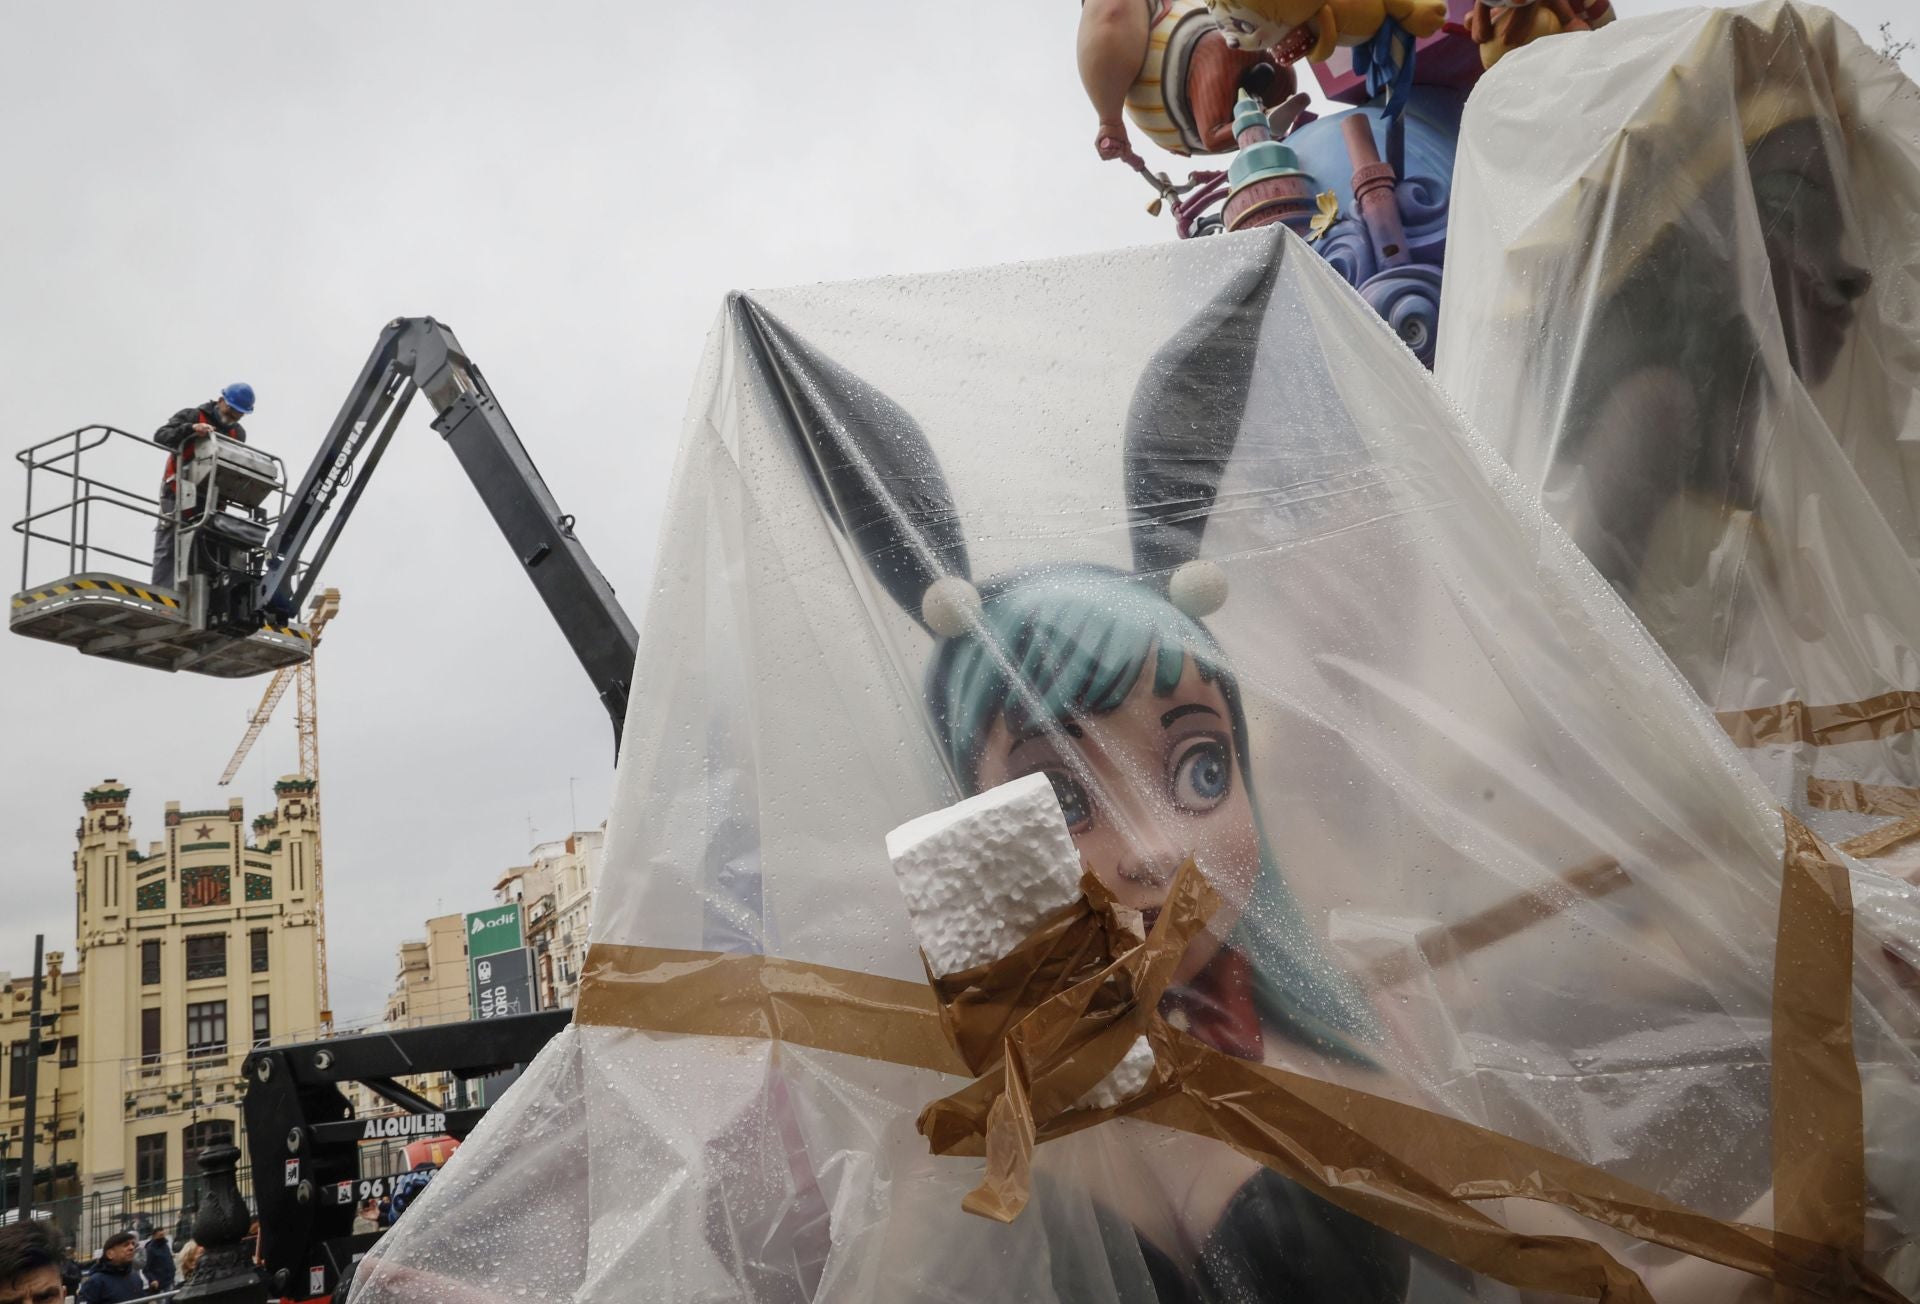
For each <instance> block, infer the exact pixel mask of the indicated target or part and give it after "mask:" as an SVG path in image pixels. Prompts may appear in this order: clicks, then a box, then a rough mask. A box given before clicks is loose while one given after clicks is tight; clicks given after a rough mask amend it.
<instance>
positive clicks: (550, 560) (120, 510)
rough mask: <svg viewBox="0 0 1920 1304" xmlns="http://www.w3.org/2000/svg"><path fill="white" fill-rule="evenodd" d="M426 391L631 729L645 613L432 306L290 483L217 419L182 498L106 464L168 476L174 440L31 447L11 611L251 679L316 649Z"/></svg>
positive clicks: (383, 350)
mask: <svg viewBox="0 0 1920 1304" xmlns="http://www.w3.org/2000/svg"><path fill="white" fill-rule="evenodd" d="M418 393H424V394H425V395H426V396H427V400H428V402H429V403H431V404H432V405H433V408H434V411H435V417H434V420H433V428H434V429H435V430H437V431H439V432H440V434H441V435H442V436H444V437H445V439H446V441H447V445H448V447H450V448H451V449H452V450H453V452H454V456H455V457H456V458H457V459H458V460H459V462H460V466H461V469H462V470H464V471H465V472H466V473H467V478H468V480H470V481H471V482H472V484H473V487H474V489H475V491H476V492H478V493H479V495H480V498H481V500H482V501H483V502H484V503H485V504H486V505H487V510H488V511H489V512H490V513H491V514H492V516H493V519H494V523H495V524H496V525H498V526H499V527H500V532H501V534H502V535H504V536H505V537H506V540H507V543H508V544H509V545H510V546H511V547H512V549H513V553H514V556H515V557H516V558H517V559H518V560H519V562H520V565H521V568H522V569H523V570H524V571H525V572H526V574H527V577H528V578H529V579H531V580H532V581H533V585H534V588H535V589H536V590H538V591H539V594H540V597H541V599H542V600H543V601H544V602H545V603H546V605H547V610H548V611H549V613H551V614H552V616H553V618H554V622H555V623H556V624H557V625H559V627H560V631H561V633H562V634H564V635H565V636H566V639H567V642H568V644H569V645H570V646H571V647H572V649H573V652H574V655H575V656H576V657H578V658H579V660H580V664H581V666H582V667H583V668H584V669H585V670H586V672H587V675H588V678H589V679H590V680H591V681H592V683H593V687H594V690H595V691H596V692H597V693H598V694H599V696H600V701H601V703H602V705H603V706H605V708H606V711H607V715H608V717H609V719H611V721H612V723H613V730H614V739H615V743H616V745H617V744H618V741H619V735H620V727H621V725H622V723H623V722H624V720H625V717H626V709H627V683H628V679H629V678H630V677H631V675H632V673H633V661H634V655H635V650H636V648H637V645H638V642H639V638H638V635H637V634H636V632H635V630H634V627H633V622H632V621H631V620H629V619H628V618H627V614H626V612H625V611H624V610H623V609H622V608H621V606H620V602H619V599H618V598H616V597H615V596H614V592H613V588H612V586H611V585H609V584H608V583H607V581H606V578H605V576H603V575H602V574H601V573H600V571H599V569H598V568H597V567H596V566H595V565H594V564H593V561H592V559H591V558H590V557H589V556H588V555H587V551H586V548H585V546H584V545H583V544H582V543H581V542H580V540H579V539H578V538H577V537H576V536H575V534H574V528H573V525H574V523H573V517H571V516H569V515H567V514H566V513H564V512H562V511H561V510H560V507H559V504H558V503H556V502H555V501H554V497H553V494H552V492H551V491H550V490H549V489H548V488H547V485H546V482H545V481H544V480H543V479H541V476H540V472H539V470H538V469H537V468H536V467H535V466H534V464H533V460H532V458H530V457H529V456H528V455H527V450H526V448H525V447H524V446H523V445H522V444H521V442H520V437H519V436H518V435H517V434H516V433H515V432H514V429H513V426H512V424H511V423H510V422H509V421H508V420H507V418H506V414H505V413H503V412H502V411H501V410H500V406H499V404H498V403H497V402H496V401H495V400H494V396H493V391H492V389H491V388H490V387H489V386H488V384H487V382H486V379H485V377H483V376H482V375H481V374H480V369H479V368H478V367H476V366H475V365H474V364H473V362H472V360H471V359H469V358H468V357H467V355H466V352H465V350H463V349H462V348H461V346H460V342H459V340H458V339H456V338H455V337H454V334H453V332H452V331H451V330H450V329H448V328H447V327H446V326H445V325H443V324H442V323H440V322H438V321H435V320H434V319H433V318H431V317H397V318H395V319H394V320H393V321H391V322H389V323H388V324H387V326H386V329H385V330H383V331H382V332H381V334H380V338H379V340H378V341H377V342H376V344H375V345H374V349H373V353H372V354H371V356H369V357H368V359H367V363H366V366H365V367H363V368H362V369H361V372H360V377H359V379H358V380H357V381H356V382H355V383H354V387H353V389H352V391H351V392H350V393H349V394H348V395H347V401H346V402H345V403H344V404H343V405H342V406H341V408H340V412H339V414H338V415H337V416H336V417H335V418H334V420H333V424H332V425H331V426H329V427H328V429H327V433H326V435H325V437H324V438H323V439H322V440H321V444H320V448H319V451H318V452H317V453H316V454H315V455H314V458H313V461H312V462H311V463H310V464H309V465H308V467H307V469H306V471H305V473H304V474H303V475H302V477H301V479H300V482H299V484H298V486H297V487H295V488H294V489H292V490H291V491H289V490H288V488H287V483H288V482H287V476H286V473H285V468H284V467H283V465H282V464H281V462H280V459H279V458H277V457H274V456H272V455H271V454H268V453H265V452H262V451H261V450H259V449H258V448H255V447H252V446H250V445H247V444H245V443H242V442H241V441H239V440H235V439H228V438H226V437H225V436H222V435H218V434H212V435H201V436H197V437H196V438H194V439H192V440H190V441H189V442H188V443H187V444H186V445H183V446H182V448H181V450H180V452H179V454H178V473H177V476H176V492H177V496H178V503H177V506H176V509H175V510H174V511H173V512H171V513H168V512H163V511H162V509H161V503H160V500H159V498H158V497H157V495H150V494H147V493H144V492H142V491H139V490H133V489H127V488H125V487H124V486H122V485H120V484H116V483H114V482H113V481H111V480H109V479H108V478H107V473H102V472H98V471H97V470H96V468H97V467H98V466H99V464H101V463H102V462H106V463H110V464H111V469H112V470H114V471H116V472H117V470H118V468H119V467H121V466H122V465H124V464H125V463H126V462H128V461H129V460H130V459H132V458H137V459H138V461H139V464H141V465H150V466H151V467H152V474H153V482H155V483H157V481H158V479H159V475H158V472H159V468H160V465H161V460H162V457H163V456H164V454H165V453H166V451H167V450H165V449H164V448H162V447H161V446H160V445H159V444H157V443H155V442H154V441H153V440H150V439H144V438H142V437H140V436H138V435H133V434H129V433H128V432H127V431H124V430H119V429H116V428H114V427H112V426H104V425H93V426H83V427H81V428H80V429H78V430H73V431H69V432H68V433H66V434H64V435H57V436H55V437H54V438H52V439H48V440H45V441H43V442H41V443H39V444H36V445H34V446H33V447H32V448H29V449H27V450H26V451H25V452H23V453H21V454H19V460H20V461H21V462H22V463H23V464H25V466H26V468H27V505H26V513H25V515H24V516H23V517H22V518H21V519H20V520H19V521H17V522H15V524H14V527H13V528H14V531H15V532H16V533H18V534H20V535H23V536H24V546H23V547H22V549H21V563H20V591H19V592H18V593H16V594H15V595H14V597H13V602H12V605H11V607H10V609H9V611H8V613H7V624H8V627H9V628H10V629H11V630H12V631H13V632H14V633H16V634H22V635H25V636H27V637H29V638H39V639H46V640H48V641H50V642H54V643H59V644H62V645H63V646H66V647H71V648H75V649H77V650H79V651H81V652H83V653H86V654H87V655H89V656H98V657H106V658H110V659H112V660H116V661H125V662H129V663H131V664H134V665H140V666H147V667H150V668H153V669H158V670H179V671H191V672H193V673H196V674H204V675H215V676H220V677H223V678H239V677H242V676H246V675H257V674H264V673H266V672H268V671H272V670H278V669H281V668H282V667H285V666H292V665H299V664H301V663H302V662H304V661H306V660H307V659H308V658H310V657H311V656H312V655H313V638H312V635H311V631H310V630H308V629H307V627H306V626H304V625H302V624H301V623H300V621H299V619H298V617H297V613H298V612H299V611H300V610H301V609H302V607H303V606H304V605H305V603H306V600H307V597H308V595H309V593H311V592H312V591H313V589H314V585H315V581H316V580H317V579H318V578H319V574H320V568H321V566H322V565H324V564H325V562H326V559H327V555H328V554H329V553H330V552H331V551H332V550H333V545H334V542H335V540H337V539H338V538H339V535H340V531H341V528H342V527H343V526H345V524H346V522H347V520H348V518H349V517H350V516H351V515H352V512H353V509H354V506H355V505H356V504H357V503H358V502H359V500H360V495H361V493H362V492H363V491H364V490H365V489H366V487H367V484H368V483H369V482H370V481H371V479H372V477H373V471H374V469H375V468H376V467H377V466H378V465H379V462H380V457H381V455H382V454H383V453H384V452H385V451H386V447H387V443H388V441H389V440H390V439H391V438H392V437H393V433H394V431H395V429H396V428H397V427H398V426H399V424H400V419H401V417H402V416H403V415H405V413H406V410H407V405H408V404H409V403H411V402H412V400H413V397H414V395H415V394H418ZM142 446H144V449H151V450H153V452H152V453H151V454H148V453H146V452H145V451H144V449H143V448H142ZM83 463H84V465H83ZM121 478H123V479H124V476H122V477H121ZM152 528H158V529H162V530H172V531H173V532H174V549H173V556H174V564H173V573H172V574H171V575H170V576H166V577H159V576H156V577H155V579H156V580H162V579H167V580H170V581H171V582H170V583H161V582H148V581H147V580H144V579H139V578H135V577H137V576H144V575H147V574H149V573H150V572H151V570H152V562H151V557H150V556H136V555H134V554H133V553H132V552H130V551H128V549H129V548H135V547H138V546H139V545H138V544H135V543H129V542H127V538H128V537H129V534H130V532H131V533H132V537H134V538H139V537H140V536H139V534H138V533H137V531H138V530H146V529H152ZM96 531H99V532H100V536H101V537H96ZM102 537H105V538H108V539H109V540H110V541H109V542H102ZM36 545H38V549H37V551H36ZM49 552H51V554H52V559H51V560H49V558H48V554H49ZM36 558H38V559H39V560H40V561H41V562H42V566H41V568H40V573H39V574H38V576H37V577H36V572H35V561H36Z"/></svg>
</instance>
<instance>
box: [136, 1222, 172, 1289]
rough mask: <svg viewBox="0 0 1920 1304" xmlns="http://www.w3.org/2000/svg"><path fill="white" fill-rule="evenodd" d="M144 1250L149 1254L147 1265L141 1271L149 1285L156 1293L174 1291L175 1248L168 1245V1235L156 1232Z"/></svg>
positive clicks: (149, 1238)
mask: <svg viewBox="0 0 1920 1304" xmlns="http://www.w3.org/2000/svg"><path fill="white" fill-rule="evenodd" d="M143 1248H144V1249H145V1250H146V1252H147V1264H146V1267H144V1268H142V1269H141V1271H142V1272H144V1273H146V1274H147V1285H148V1286H149V1287H151V1288H152V1289H153V1290H155V1291H163V1290H172V1289H173V1279H174V1271H173V1246H171V1245H170V1244H168V1243H167V1234H166V1233H165V1232H164V1231H157V1230H156V1231H155V1232H154V1233H153V1235H151V1236H149V1237H148V1238H147V1243H146V1245H145V1246H144V1247H143Z"/></svg>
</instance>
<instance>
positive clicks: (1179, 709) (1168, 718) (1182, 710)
mask: <svg viewBox="0 0 1920 1304" xmlns="http://www.w3.org/2000/svg"><path fill="white" fill-rule="evenodd" d="M1196 711H1204V712H1205V713H1206V714H1208V715H1210V716H1212V717H1213V718H1214V719H1216V720H1217V719H1219V718H1220V713H1219V712H1218V711H1216V710H1214V709H1213V708H1212V707H1210V706H1202V705H1201V704H1200V703H1198V702H1188V703H1186V704H1185V705H1184V706H1176V707H1174V708H1173V710H1171V711H1168V712H1167V713H1166V714H1165V715H1163V716H1161V717H1160V727H1161V728H1162V729H1165V728H1167V727H1168V726H1169V725H1171V724H1172V723H1173V722H1174V721H1175V720H1178V719H1179V718H1180V717H1181V716H1183V715H1192V714H1194V712H1196Z"/></svg>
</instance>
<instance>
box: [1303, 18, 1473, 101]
mask: <svg viewBox="0 0 1920 1304" xmlns="http://www.w3.org/2000/svg"><path fill="white" fill-rule="evenodd" d="M1472 12H1473V0H1447V25H1446V26H1445V27H1443V28H1441V29H1440V30H1439V31H1437V32H1435V33H1434V34H1433V35H1432V36H1429V37H1427V38H1426V39H1424V40H1422V41H1420V42H1418V43H1417V44H1416V45H1415V46H1414V47H1413V48H1414V51H1415V55H1414V77H1413V80H1414V82H1415V83H1416V84H1418V85H1422V86H1454V87H1458V88H1459V89H1460V90H1467V89H1468V88H1470V87H1471V86H1472V85H1473V84H1474V82H1476V81H1478V80H1479V79H1480V72H1481V68H1480V47H1479V46H1477V45H1475V44H1474V43H1473V39H1472V38H1471V37H1469V36H1468V35H1467V31H1466V27H1467V15H1468V14H1470V13H1472ZM1298 66H1299V65H1297V64H1296V65H1295V67H1296V68H1298ZM1307 67H1309V68H1311V69H1313V76H1314V80H1316V81H1318V82H1319V83H1320V92H1321V94H1323V95H1325V96H1326V97H1327V98H1328V99H1331V100H1338V101H1340V102H1341V103H1343V104H1365V103H1366V102H1367V86H1366V83H1365V82H1363V81H1362V80H1361V79H1360V78H1358V77H1356V76H1354V74H1353V52H1352V51H1351V50H1349V49H1347V48H1346V47H1345V46H1341V47H1339V48H1337V49H1335V50H1334V52H1333V57H1332V58H1330V59H1328V60H1327V61H1326V62H1325V63H1310V64H1308V65H1307Z"/></svg>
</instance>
